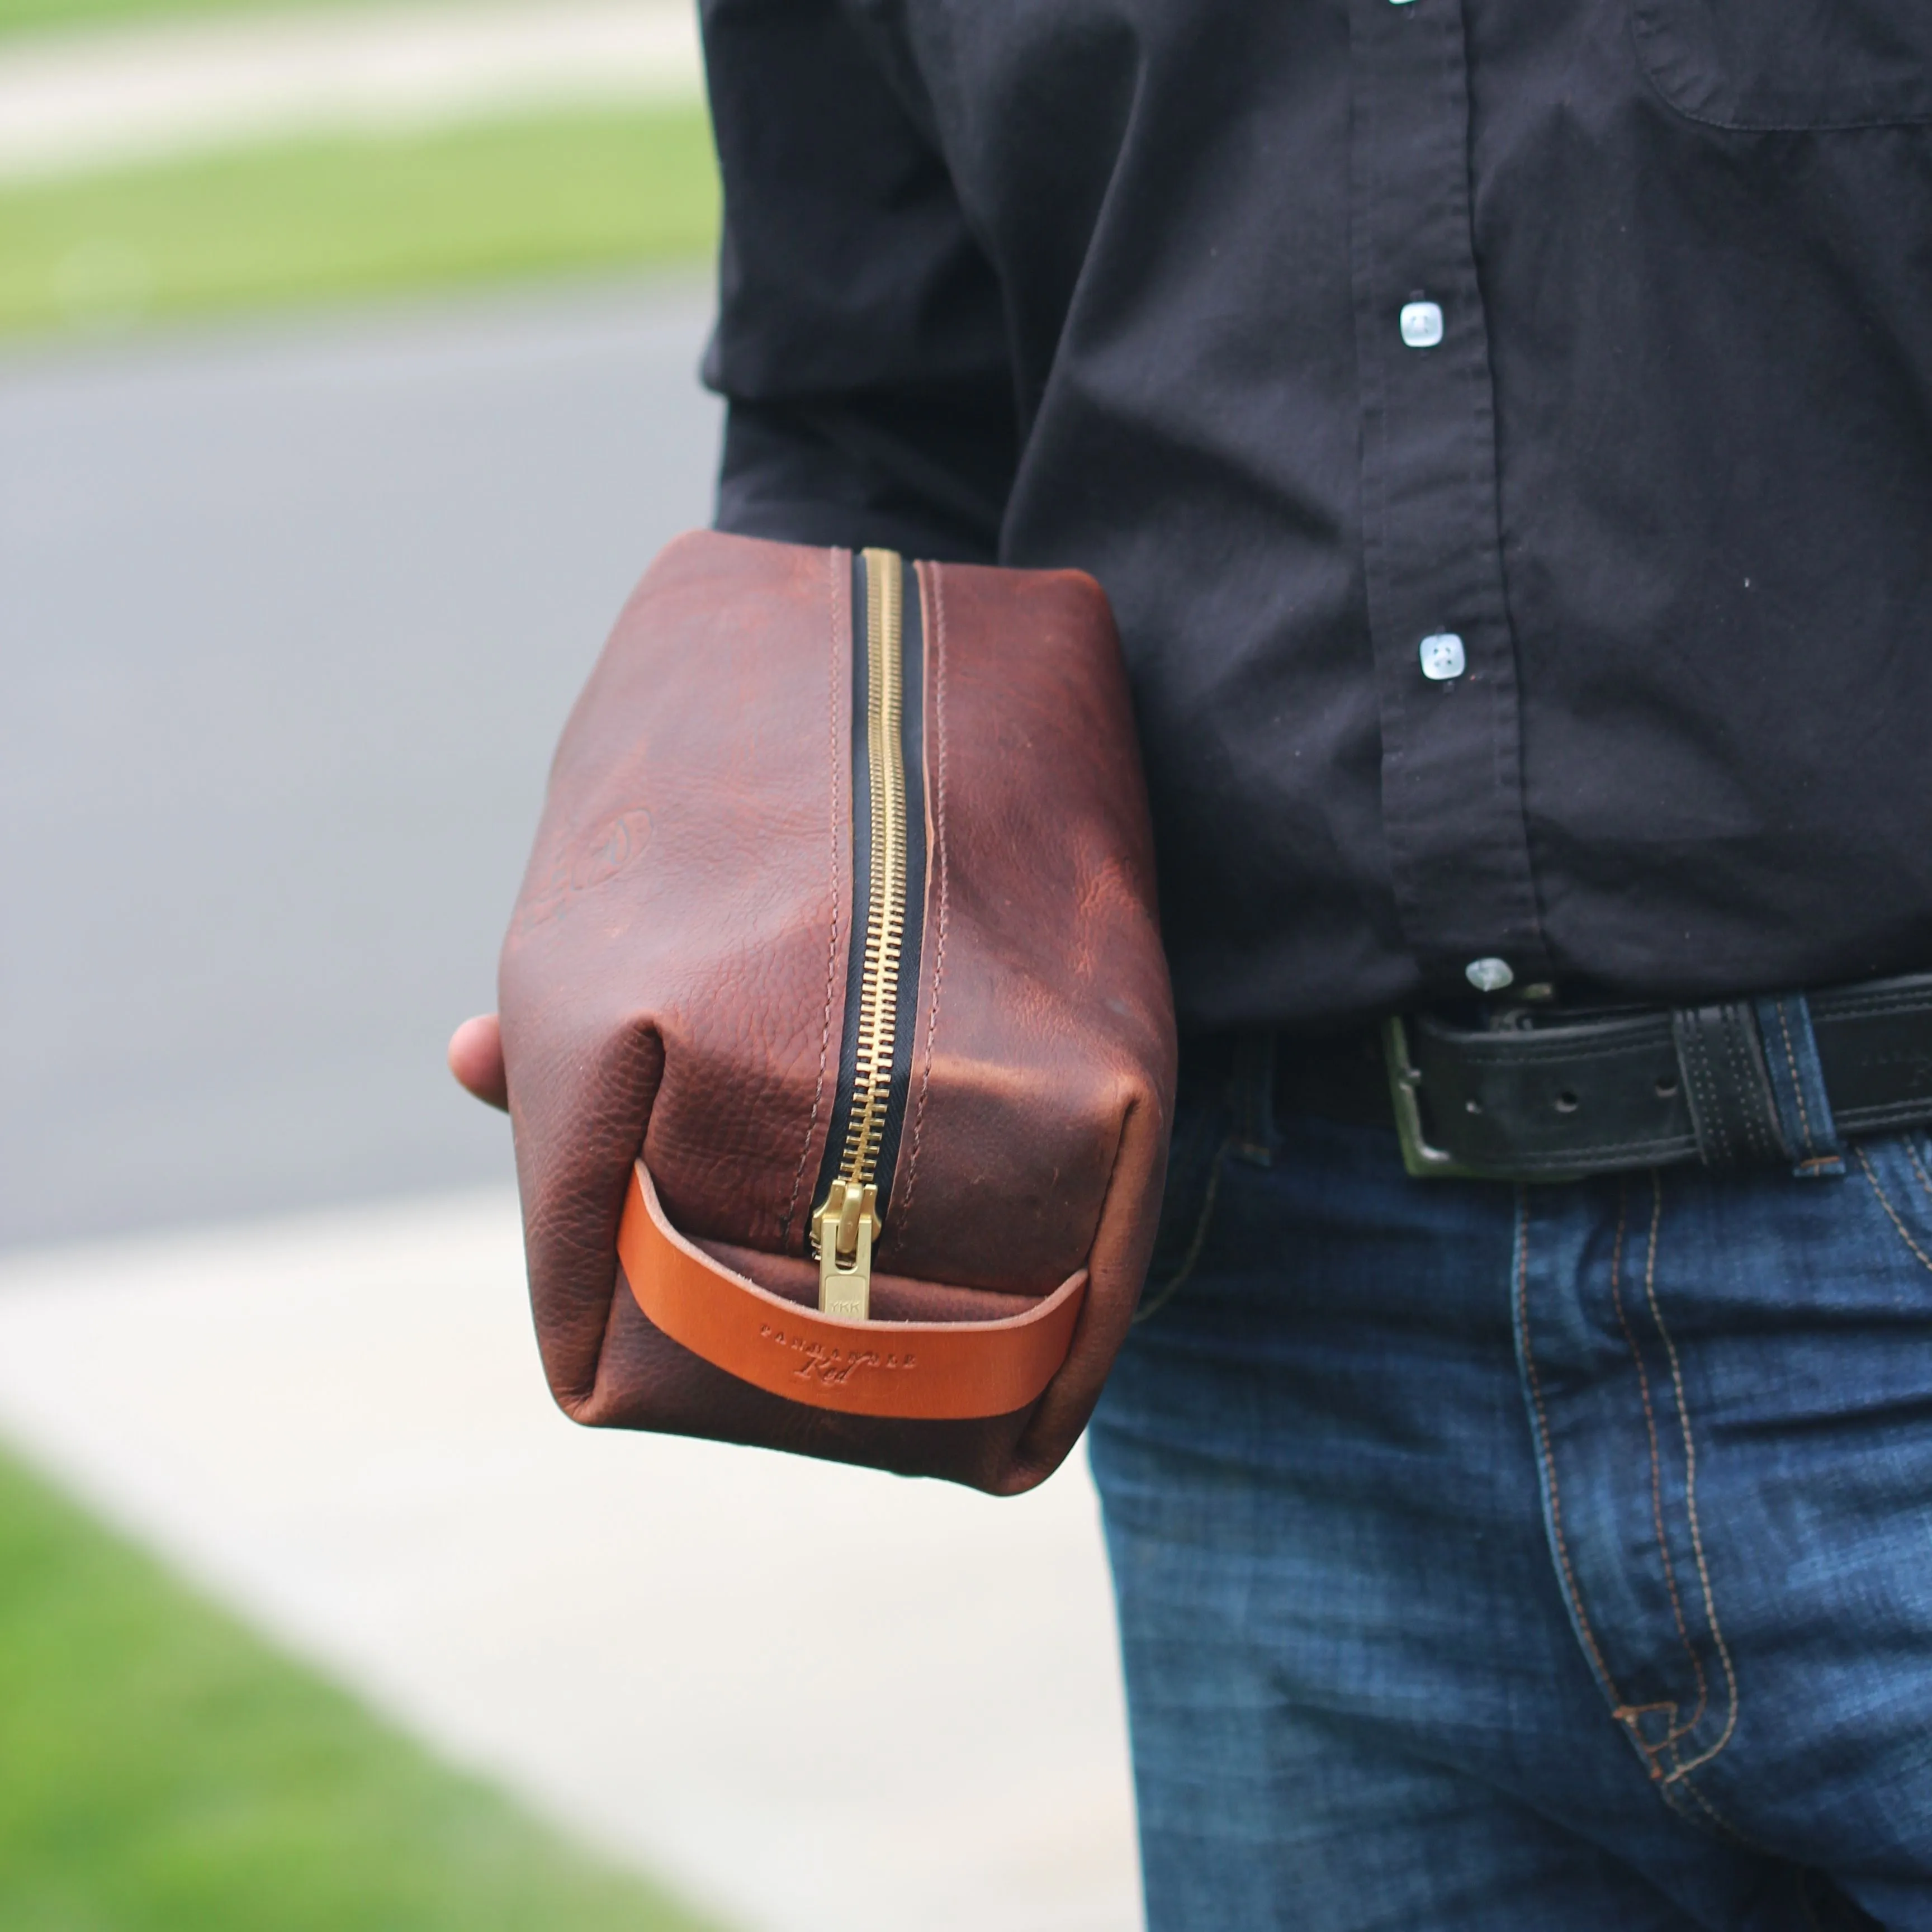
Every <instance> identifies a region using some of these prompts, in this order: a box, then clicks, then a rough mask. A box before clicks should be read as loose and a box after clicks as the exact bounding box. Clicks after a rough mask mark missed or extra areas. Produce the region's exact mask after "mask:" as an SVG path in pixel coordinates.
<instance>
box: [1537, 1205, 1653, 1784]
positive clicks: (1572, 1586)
mask: <svg viewBox="0 0 1932 1932" xmlns="http://www.w3.org/2000/svg"><path fill="white" fill-rule="evenodd" d="M1517 1201H1518V1202H1519V1203H1520V1208H1519V1211H1518V1217H1517V1269H1516V1319H1517V1335H1518V1337H1519V1338H1520V1340H1521V1341H1522V1343H1523V1367H1525V1368H1526V1369H1527V1370H1529V1395H1530V1400H1531V1402H1532V1404H1533V1405H1534V1406H1535V1410H1536V1433H1537V1438H1538V1441H1539V1442H1541V1445H1542V1447H1543V1468H1544V1474H1545V1475H1547V1477H1548V1478H1549V1479H1550V1529H1551V1531H1552V1533H1553V1535H1555V1537H1556V1560H1557V1562H1559V1564H1560V1565H1562V1570H1563V1582H1564V1585H1565V1588H1566V1589H1568V1592H1569V1593H1570V1607H1571V1609H1572V1610H1574V1611H1575V1612H1576V1613H1577V1629H1578V1630H1579V1631H1580V1632H1581V1633H1582V1634H1583V1647H1584V1648H1585V1649H1586V1650H1587V1651H1589V1653H1590V1660H1591V1661H1592V1663H1593V1664H1595V1666H1596V1667H1597V1675H1598V1676H1599V1677H1601V1679H1603V1680H1604V1688H1605V1689H1607V1691H1609V1692H1610V1696H1611V1697H1612V1698H1613V1700H1614V1708H1613V1712H1612V1715H1613V1716H1615V1717H1617V1718H1621V1719H1622V1720H1623V1721H1625V1724H1626V1725H1628V1723H1629V1720H1630V1718H1631V1717H1632V1716H1634V1715H1635V1712H1634V1711H1633V1709H1631V1706H1628V1705H1627V1704H1626V1703H1625V1702H1624V1694H1623V1693H1622V1691H1619V1689H1618V1688H1617V1687H1616V1680H1615V1679H1613V1677H1612V1676H1610V1666H1609V1665H1608V1664H1606V1663H1605V1662H1604V1654H1603V1652H1601V1650H1599V1649H1598V1648H1597V1639H1596V1634H1595V1632H1594V1631H1592V1629H1591V1628H1590V1619H1589V1617H1588V1616H1586V1614H1585V1613H1584V1610H1583V1592H1581V1591H1580V1590H1579V1589H1577V1574H1576V1572H1575V1571H1574V1570H1572V1569H1571V1567H1570V1545H1569V1543H1568V1540H1567V1539H1566V1538H1565V1536H1564V1534H1563V1499H1562V1493H1561V1492H1560V1491H1559V1489H1558V1487H1557V1484H1556V1451H1555V1450H1554V1449H1553V1448H1552V1447H1551V1446H1550V1418H1549V1416H1548V1415H1547V1413H1546V1412H1545V1411H1544V1406H1543V1385H1542V1383H1541V1382H1540V1381H1539V1380H1538V1377H1537V1373H1536V1355H1535V1351H1534V1350H1533V1349H1532V1347H1531V1346H1530V1340H1529V1189H1528V1188H1527V1187H1518V1189H1517ZM1631 1736H1633V1737H1637V1732H1636V1730H1635V1728H1634V1727H1631ZM1637 1742H1638V1743H1639V1744H1640V1745H1643V1749H1644V1751H1645V1752H1646V1754H1649V1750H1650V1747H1649V1745H1644V1744H1643V1739H1641V1738H1640V1737H1638V1738H1637Z"/></svg>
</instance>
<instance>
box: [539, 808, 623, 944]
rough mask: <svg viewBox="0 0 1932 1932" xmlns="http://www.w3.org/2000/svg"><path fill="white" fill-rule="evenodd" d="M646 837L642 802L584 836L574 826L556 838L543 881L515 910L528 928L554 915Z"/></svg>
mask: <svg viewBox="0 0 1932 1932" xmlns="http://www.w3.org/2000/svg"><path fill="white" fill-rule="evenodd" d="M650 842H651V814H650V812H649V809H648V808H646V807H645V806H643V805H634V806H633V807H632V808H631V810H629V811H622V812H619V814H617V816H616V817H614V818H607V819H605V820H604V821H603V823H601V824H600V825H598V826H595V828H594V829H592V831H591V832H589V835H587V836H584V835H580V834H579V833H578V832H577V831H576V830H575V829H574V828H573V829H571V830H570V831H568V832H565V834H564V835H562V837H561V838H559V840H558V841H557V842H556V847H554V849H553V852H552V854H551V857H550V869H549V871H547V873H546V874H544V881H543V883H542V884H541V886H538V887H537V888H536V889H535V890H534V891H533V892H531V893H530V894H529V896H528V897H527V898H526V899H525V900H524V901H523V908H522V910H520V912H519V913H517V925H518V926H520V927H522V928H523V929H525V930H526V931H527V930H528V929H529V928H530V927H532V926H540V925H541V924H542V923H543V922H544V920H546V919H554V918H555V917H556V915H557V914H558V913H560V912H561V911H562V910H563V909H564V907H565V906H566V905H568V904H569V902H570V901H571V898H573V897H574V895H576V894H577V893H578V892H590V891H592V890H594V889H595V888H596V887H597V886H601V885H602V884H604V882H605V881H606V880H610V879H614V878H615V877H616V876H617V874H619V872H621V871H622V870H623V869H624V868H625V866H626V865H629V864H630V863H631V861H632V860H633V859H635V858H636V857H637V855H638V854H639V853H640V852H642V851H643V849H644V847H646V845H648V844H649V843H650Z"/></svg>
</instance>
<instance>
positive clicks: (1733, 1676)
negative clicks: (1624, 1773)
mask: <svg viewBox="0 0 1932 1932" xmlns="http://www.w3.org/2000/svg"><path fill="white" fill-rule="evenodd" d="M1650 1186H1651V1195H1652V1203H1653V1205H1652V1221H1651V1242H1650V1256H1649V1262H1648V1263H1647V1265H1646V1267H1645V1269H1644V1275H1643V1292H1644V1295H1645V1298H1646V1300H1647V1301H1649V1304H1650V1319H1652V1321H1653V1322H1655V1323H1656V1325H1657V1333H1658V1337H1659V1339H1660V1340H1661V1341H1662V1342H1663V1343H1664V1353H1665V1354H1666V1355H1668V1356H1669V1357H1670V1383H1671V1386H1672V1388H1673V1389H1674V1390H1676V1394H1677V1420H1678V1423H1679V1427H1681V1428H1682V1430H1683V1434H1684V1513H1685V1515H1686V1516H1687V1517H1688V1518H1689V1519H1690V1522H1691V1550H1692V1552H1693V1553H1694V1555H1695V1556H1696V1557H1697V1577H1698V1580H1699V1582H1700V1583H1702V1584H1703V1588H1704V1615H1705V1616H1706V1619H1708V1620H1709V1623H1710V1626H1711V1640H1712V1642H1713V1643H1715V1644H1716V1646H1718V1661H1720V1662H1721V1664H1723V1665H1724V1685H1725V1690H1726V1694H1727V1696H1728V1697H1730V1700H1731V1707H1730V1714H1729V1715H1728V1716H1727V1718H1725V1720H1724V1734H1723V1736H1721V1737H1720V1738H1719V1739H1718V1742H1716V1743H1715V1744H1714V1745H1712V1747H1711V1748H1710V1749H1709V1751H1706V1752H1705V1753H1704V1754H1703V1757H1694V1758H1693V1759H1692V1760H1691V1762H1690V1763H1688V1764H1680V1765H1679V1766H1676V1769H1674V1770H1673V1771H1672V1772H1670V1775H1669V1776H1668V1777H1667V1778H1666V1779H1665V1780H1664V1782H1665V1783H1666V1784H1670V1783H1672V1782H1673V1781H1676V1780H1677V1779H1679V1778H1684V1777H1685V1776H1687V1775H1688V1774H1689V1773H1690V1772H1694V1771H1695V1770H1697V1769H1698V1768H1699V1767H1700V1766H1702V1765H1706V1764H1709V1763H1710V1762H1711V1760H1712V1759H1713V1758H1715V1757H1716V1756H1717V1755H1718V1753H1719V1752H1720V1751H1722V1750H1723V1749H1724V1747H1725V1746H1726V1745H1728V1744H1729V1743H1730V1741H1731V1739H1732V1736H1733V1734H1734V1733H1736V1730H1737V1728H1738V1673H1737V1670H1736V1667H1735V1666H1734V1665H1733V1664H1732V1662H1731V1652H1730V1646H1729V1645H1727V1643H1725V1642H1724V1631H1723V1629H1722V1628H1721V1627H1720V1625H1719V1624H1718V1600H1717V1598H1715V1596H1714V1595H1712V1591H1711V1568H1710V1565H1709V1563H1708V1562H1706V1560H1705V1556H1704V1532H1703V1526H1701V1525H1700V1523H1699V1522H1698V1520H1697V1445H1696V1444H1695V1443H1694V1442H1693V1441H1692V1440H1691V1409H1690V1405H1689V1403H1688V1402H1687V1401H1686V1400H1685V1393H1684V1366H1683V1364H1682V1363H1681V1362H1680V1361H1679V1360H1678V1359H1677V1344H1676V1343H1675V1342H1673V1340H1671V1339H1670V1330H1669V1329H1668V1328H1666V1327H1665V1326H1664V1310H1663V1309H1662V1308H1661V1307H1659V1306H1658V1299H1657V1229H1658V1226H1659V1225H1660V1224H1661V1223H1662V1221H1663V1219H1664V1183H1663V1181H1662V1180H1661V1178H1660V1177H1659V1175H1658V1172H1657V1170H1656V1169H1655V1168H1653V1169H1652V1170H1651V1175H1650ZM1672 1755H1673V1757H1674V1756H1675V1755H1676V1754H1675V1753H1674V1752H1673V1754H1672ZM1689 1788H1690V1787H1688V1786H1686V1787H1685V1789H1686V1790H1689ZM1700 1802H1702V1801H1701V1800H1700Z"/></svg>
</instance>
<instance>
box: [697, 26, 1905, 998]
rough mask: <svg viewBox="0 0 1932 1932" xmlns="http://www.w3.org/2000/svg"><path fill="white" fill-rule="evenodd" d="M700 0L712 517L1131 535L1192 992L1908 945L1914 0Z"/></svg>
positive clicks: (1170, 905)
mask: <svg viewBox="0 0 1932 1932" xmlns="http://www.w3.org/2000/svg"><path fill="white" fill-rule="evenodd" d="M704 17H705V22H704V23H705V34H706V49H707V59H708V63H709V71H710V80H711V90H712V108H713V114H714V117H715V122H716V127H717V133H718V148H719V153H720V157H721V162H722V166H723V170H724V186H725V196H726V221H725V236H724V252H723V257H722V264H721V313H720V320H719V323H718V330H717V334H716V336H715V340H714V341H713V344H712V348H711V351H710V353H709V359H708V361H707V363H706V374H707V378H708V380H709V381H710V382H711V383H712V384H713V386H715V387H716V388H718V389H720V390H721V391H722V392H724V395H727V397H728V398H730V403H731V409H730V417H729V427H728V429H727V439H726V451H725V459H724V475H723V479H722V482H721V488H720V502H719V520H720V523H721V524H722V525H723V526H724V527H726V528H727V529H736V530H740V531H745V532H751V533H754V534H757V535H768V536H775V537H782V538H793V539H796V540H799V541H815V542H828V541H841V542H853V541H880V542H886V543H892V544H897V545H898V546H899V547H902V548H904V549H907V550H910V551H912V552H913V553H922V554H926V555H944V556H978V557H985V558H997V559H999V560H1000V561H1001V562H1007V563H1012V564H1018V565H1067V564H1071V565H1079V566H1081V567H1082V568H1086V569H1088V570H1090V571H1092V572H1093V573H1094V575H1095V576H1096V577H1098V578H1099V579H1100V582H1101V583H1103V585H1104V586H1106V589H1107V591H1108V592H1109V595H1110V596H1111V597H1112V601H1113V604H1114V608H1115V613H1116V615H1117V616H1118V619H1119V622H1120V625H1121V633H1122V636H1123V638H1124V643H1125V646H1126V649H1127V657H1128V660H1129V663H1130V668H1131V671H1132V674H1133V680H1134V685H1135V690H1136V700H1137V703H1138V705H1139V718H1140V724H1141V730H1142V744H1143V746H1144V749H1145V757H1146V763H1147V767H1148V777H1149V781H1150V784H1151V789H1152V793H1153V796H1154V810H1155V817H1156V824H1157V832H1158V836H1159V841H1160V856H1161V862H1162V867H1163V872H1162V895H1163V919H1164V923H1165V928H1166V935H1167V940H1168V945H1169V953H1170V956H1171V958H1172V962H1173V966H1174V971H1175V983H1176V990H1177V992H1178V996H1179V1000H1180V1004H1181V1012H1182V1017H1183V1019H1184V1023H1186V1024H1188V1025H1193V1026H1196V1027H1200V1026H1215V1025H1229V1024H1234V1023H1241V1022H1256V1021H1264V1020H1271V1021H1277V1022H1287V1023H1290V1024H1301V1025H1321V1024H1326V1023H1328V1022H1339V1021H1341V1020H1343V1019H1350V1018H1354V1017H1361V1016H1367V1015H1369V1014H1372V1013H1376V1012H1379V1011H1384V1010H1390V1009H1392V1008H1394V1007H1399V1006H1401V1005H1403V1004H1409V1003H1412V1002H1415V1001H1421V1000H1424V999H1427V998H1432V997H1440V996H1442V995H1448V994H1451V993H1460V994H1462V995H1465V996H1466V995H1467V994H1468V992H1469V984H1470V983H1471V982H1472V980H1474V981H1475V983H1479V984H1480V983H1483V982H1484V980H1488V981H1490V982H1491V983H1496V982H1498V981H1499V980H1501V979H1502V977H1503V976H1504V974H1505V972H1506V973H1507V974H1508V975H1511V976H1513V977H1514V981H1515V983H1517V985H1518V986H1522V985H1523V984H1526V983H1531V982H1535V981H1547V980H1555V981H1558V982H1560V983H1585V984H1588V985H1590V986H1593V987H1594V988H1596V989H1604V990H1607V991H1610V992H1617V993H1623V994H1628V995H1633V996H1636V997H1639V998H1655V999H1668V998H1679V997H1682V996H1686V995H1693V994H1699V993H1718V992H1744V991H1748V990H1753V989H1781V988H1796V987H1802V986H1812V985H1817V984H1820V983H1826V982H1829V981H1832V980H1843V979H1847V978H1854V977H1863V976H1866V975H1870V974H1879V973H1882V972H1886V971H1903V970H1907V969H1912V968H1927V967H1932V771H1928V765H1927V733H1928V730H1932V0H1831V4H1830V5H1820V0H843V4H841V0H705V6H704ZM1497 962H1502V963H1501V965H1500V967H1499V965H1498V964H1497ZM1472 969H1473V970H1472Z"/></svg>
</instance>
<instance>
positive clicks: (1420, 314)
mask: <svg viewBox="0 0 1932 1932" xmlns="http://www.w3.org/2000/svg"><path fill="white" fill-rule="evenodd" d="M1400 320H1401V323H1402V339H1403V341H1404V342H1405V343H1406V344H1408V346H1409V347H1410V348H1411V349H1433V348H1434V347H1436V344H1438V343H1439V342H1440V341H1442V308H1441V307H1440V305H1439V304H1437V303H1435V302H1404V303H1403V305H1402V315H1401V317H1400Z"/></svg>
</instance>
